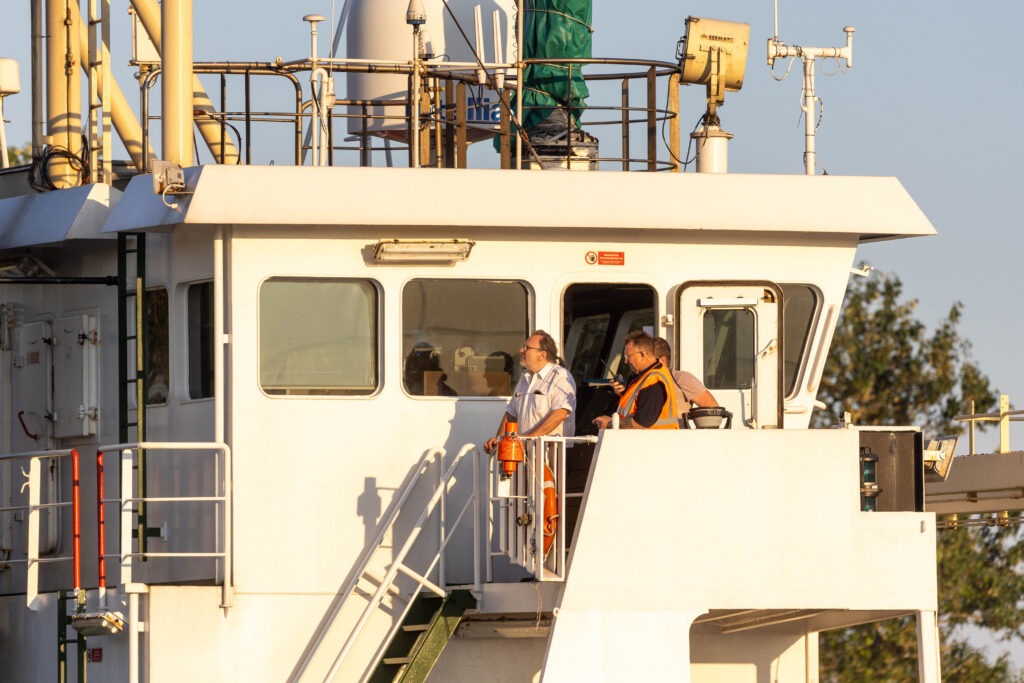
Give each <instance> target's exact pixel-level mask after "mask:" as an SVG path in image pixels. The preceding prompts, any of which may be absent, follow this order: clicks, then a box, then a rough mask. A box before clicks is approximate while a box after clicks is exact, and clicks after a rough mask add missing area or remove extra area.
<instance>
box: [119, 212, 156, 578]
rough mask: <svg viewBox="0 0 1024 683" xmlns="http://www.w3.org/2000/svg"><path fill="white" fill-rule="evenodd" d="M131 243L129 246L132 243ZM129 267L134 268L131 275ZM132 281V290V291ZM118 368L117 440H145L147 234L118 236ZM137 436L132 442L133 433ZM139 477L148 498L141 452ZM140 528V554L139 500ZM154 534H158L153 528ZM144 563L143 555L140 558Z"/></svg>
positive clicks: (142, 548)
mask: <svg viewBox="0 0 1024 683" xmlns="http://www.w3.org/2000/svg"><path fill="white" fill-rule="evenodd" d="M129 241H130V243H129ZM130 256H134V264H129V260H130V259H129V257H130ZM129 265H133V266H134V267H133V268H132V269H131V270H132V271H133V272H132V273H131V276H129ZM129 279H131V283H130V284H131V288H129ZM117 304H118V305H117V331H118V346H117V366H118V441H119V442H120V443H128V442H129V441H132V440H134V441H140V442H141V441H145V440H146V360H147V359H146V355H147V354H146V349H147V346H146V328H147V324H148V319H147V318H148V315H147V311H146V235H145V234H144V233H124V232H122V233H118V235H117ZM129 306H133V307H134V309H135V325H134V328H133V329H131V330H129V326H128V311H129V308H128V307H129ZM133 346H134V350H135V367H134V368H130V367H129V362H128V361H129V357H130V354H129V350H130V348H131V347H133ZM133 390H134V394H135V415H136V418H135V421H134V422H132V421H131V419H130V417H129V414H128V411H129V403H130V401H129V397H130V396H131V395H132V392H133ZM133 428H134V431H135V434H134V437H135V438H134V439H132V433H131V432H132V430H133ZM135 469H136V476H137V478H138V482H137V488H136V491H137V493H136V495H137V496H138V497H139V498H145V497H146V454H145V451H143V450H142V449H139V453H138V458H137V459H136V461H135ZM136 509H137V510H138V516H137V527H136V529H135V532H134V534H135V536H136V538H137V539H138V542H139V552H140V553H145V552H146V542H147V538H148V536H149V533H148V529H147V527H146V502H145V501H144V500H142V501H139V503H138V505H137V506H136ZM154 531H156V530H155V529H154ZM139 559H140V560H141V561H143V562H145V560H146V558H145V555H144V554H143V555H142V557H140V558H139Z"/></svg>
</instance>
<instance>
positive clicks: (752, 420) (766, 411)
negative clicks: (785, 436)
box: [674, 282, 782, 429]
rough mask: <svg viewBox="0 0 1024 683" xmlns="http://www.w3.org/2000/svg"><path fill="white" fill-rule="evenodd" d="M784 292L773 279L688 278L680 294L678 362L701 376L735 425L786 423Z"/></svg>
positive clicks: (759, 426)
mask: <svg viewBox="0 0 1024 683" xmlns="http://www.w3.org/2000/svg"><path fill="white" fill-rule="evenodd" d="M781 315H782V290H781V288H779V286H778V285H776V284H774V283H771V282H723V283H716V282H689V283H686V284H684V285H683V286H682V287H681V288H680V292H679V314H678V321H679V322H678V324H679V346H678V349H679V350H678V352H677V354H676V355H677V359H676V361H675V363H674V365H675V366H676V367H678V368H680V369H683V370H687V371H689V372H692V373H693V374H695V375H697V376H698V377H700V378H701V379H702V380H703V382H704V384H705V385H707V387H708V389H710V390H711V393H712V394H714V396H715V398H716V399H717V400H718V402H719V403H720V404H721V405H723V406H725V407H726V408H727V409H728V410H729V411H731V412H732V414H733V426H736V427H738V426H745V427H749V428H752V429H758V428H760V429H773V428H778V427H781V425H782V387H781V382H780V377H781V375H782V372H781V364H782V352H781V349H782V321H781Z"/></svg>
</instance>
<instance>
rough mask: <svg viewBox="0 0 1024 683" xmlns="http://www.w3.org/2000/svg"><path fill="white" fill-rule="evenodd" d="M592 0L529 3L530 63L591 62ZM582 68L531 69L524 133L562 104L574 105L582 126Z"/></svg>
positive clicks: (525, 49) (536, 0) (525, 79)
mask: <svg viewBox="0 0 1024 683" xmlns="http://www.w3.org/2000/svg"><path fill="white" fill-rule="evenodd" d="M592 15H593V3H592V0H531V1H530V2H529V3H528V4H527V9H526V23H525V24H524V26H523V29H524V39H523V42H524V45H523V56H524V57H525V58H527V59H563V58H567V57H569V58H571V57H590V55H591V27H590V23H591V19H592ZM581 68H582V65H580V64H574V65H572V68H571V71H572V78H571V80H570V79H569V72H570V67H569V65H568V64H558V65H542V64H531V65H529V66H527V67H526V69H525V71H524V76H523V85H524V88H523V107H524V114H523V128H525V129H526V130H530V128H532V127H534V126H535V125H537V124H538V123H540V122H541V121H543V120H544V119H546V118H547V117H548V116H550V115H551V111H552V109H553V108H555V107H556V106H557V105H562V106H568V107H570V110H571V112H572V117H573V122H574V123H577V124H578V123H579V117H580V114H582V112H583V107H584V106H585V100H586V97H587V96H588V95H589V94H590V92H589V91H588V90H587V85H586V83H584V82H583V73H582V71H581Z"/></svg>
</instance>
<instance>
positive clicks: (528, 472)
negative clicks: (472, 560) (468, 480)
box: [487, 436, 597, 581]
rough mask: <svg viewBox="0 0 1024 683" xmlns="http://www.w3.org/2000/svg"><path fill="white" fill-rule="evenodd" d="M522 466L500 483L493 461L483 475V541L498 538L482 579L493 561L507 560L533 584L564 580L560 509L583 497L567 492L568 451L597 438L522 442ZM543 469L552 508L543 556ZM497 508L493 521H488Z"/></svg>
mask: <svg viewBox="0 0 1024 683" xmlns="http://www.w3.org/2000/svg"><path fill="white" fill-rule="evenodd" d="M521 441H522V442H523V444H524V446H525V448H526V457H525V461H524V462H523V464H522V465H521V466H520V467H518V468H517V469H516V472H515V474H514V475H512V477H511V478H510V479H509V480H505V481H503V480H502V479H501V478H500V471H499V470H500V466H499V463H498V461H497V458H492V459H491V460H490V468H489V471H488V477H487V481H488V485H489V491H488V500H489V501H490V503H491V505H490V506H489V510H488V536H489V537H491V536H492V535H497V538H498V548H497V550H490V551H489V552H488V562H487V580H488V581H490V580H491V579H492V571H493V562H494V558H496V557H507V558H509V560H510V561H512V562H514V563H516V564H518V565H520V566H521V567H523V568H524V569H525V570H526V571H528V572H530V573H531V574H532V575H533V576H534V577H535V578H536V579H537V581H564V580H565V573H566V560H567V556H568V543H567V538H566V532H567V530H568V527H567V524H566V523H567V521H568V520H567V518H566V514H565V504H566V501H567V500H568V499H569V498H582V497H583V493H582V492H578V493H567V492H566V462H567V457H568V455H567V454H568V450H567V446H570V445H573V444H593V443H596V442H597V437H596V436H580V437H555V436H542V437H527V438H522V439H521ZM545 468H550V469H551V472H552V475H553V482H552V483H553V485H554V492H555V496H556V505H557V513H556V514H557V521H556V525H555V536H554V539H553V541H552V543H551V546H550V548H549V549H548V551H547V552H543V550H542V549H543V548H544V543H545V520H544V503H545V499H544V495H545ZM495 508H497V512H498V519H497V521H495V519H494V518H493V510H494V509H495Z"/></svg>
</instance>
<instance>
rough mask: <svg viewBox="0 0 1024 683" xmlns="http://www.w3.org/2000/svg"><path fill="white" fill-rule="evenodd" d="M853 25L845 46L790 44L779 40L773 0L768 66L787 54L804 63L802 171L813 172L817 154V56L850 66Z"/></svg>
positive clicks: (777, 20)
mask: <svg viewBox="0 0 1024 683" xmlns="http://www.w3.org/2000/svg"><path fill="white" fill-rule="evenodd" d="M855 30H856V29H855V28H853V27H852V26H844V27H843V31H844V32H845V33H846V47H802V46H800V45H793V46H789V45H786V44H785V43H783V42H782V41H780V40H779V0H775V35H774V36H773V37H772V38H771V39H769V40H768V66H769V67H774V66H775V60H776V59H780V58H783V59H784V58H786V57H799V58H800V59H801V60H802V61H803V64H804V83H803V100H804V101H803V104H801V105H800V109H802V110H803V112H804V172H805V173H806V174H807V175H814V167H815V163H816V159H817V155H816V153H815V150H814V132H815V128H816V126H815V123H814V122H815V120H816V119H817V116H816V113H817V105H818V98H817V96H816V95H815V94H814V62H815V60H817V59H830V58H831V59H836V60H839V59H845V60H846V68H847V69H850V68H852V67H853V32H854V31H855Z"/></svg>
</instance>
